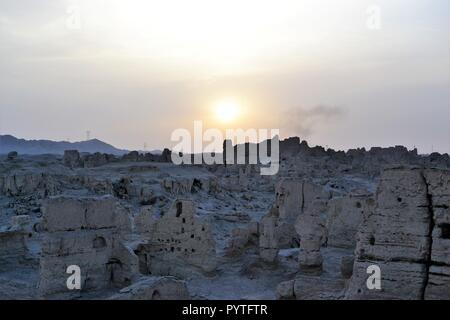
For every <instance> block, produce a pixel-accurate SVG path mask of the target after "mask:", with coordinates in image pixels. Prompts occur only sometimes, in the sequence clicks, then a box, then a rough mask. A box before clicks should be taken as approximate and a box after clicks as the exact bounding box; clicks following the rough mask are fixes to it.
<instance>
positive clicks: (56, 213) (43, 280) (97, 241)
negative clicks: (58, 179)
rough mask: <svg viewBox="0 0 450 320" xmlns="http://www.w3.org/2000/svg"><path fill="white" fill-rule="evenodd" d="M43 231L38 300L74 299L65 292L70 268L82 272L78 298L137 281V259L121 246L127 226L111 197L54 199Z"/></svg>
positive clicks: (45, 215) (124, 214)
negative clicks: (46, 297)
mask: <svg viewBox="0 0 450 320" xmlns="http://www.w3.org/2000/svg"><path fill="white" fill-rule="evenodd" d="M42 228H43V230H45V232H44V235H43V243H42V257H41V260H40V271H39V272H40V275H39V276H40V279H39V293H40V295H41V296H49V295H52V294H73V293H74V292H72V291H69V290H68V289H67V286H66V281H67V278H68V277H69V275H68V274H67V273H66V271H67V268H68V267H69V266H71V265H76V266H79V267H80V269H81V290H82V292H86V291H97V290H102V289H106V288H110V287H116V286H117V287H124V286H126V285H129V284H131V281H132V279H133V277H135V276H136V275H137V272H138V258H137V256H135V255H134V253H133V252H132V251H131V250H130V249H129V248H127V247H126V246H125V245H124V243H123V240H124V238H125V235H126V234H127V233H129V232H130V228H131V224H130V220H129V217H128V215H127V212H125V211H124V210H123V209H122V208H120V207H119V206H118V204H117V202H116V201H115V200H114V198H113V197H110V196H106V197H89V198H70V197H52V198H50V199H48V200H47V201H46V203H45V204H44V206H43V222H42ZM78 293H79V292H78Z"/></svg>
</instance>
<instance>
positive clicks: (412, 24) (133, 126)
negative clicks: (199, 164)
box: [0, 0, 450, 153]
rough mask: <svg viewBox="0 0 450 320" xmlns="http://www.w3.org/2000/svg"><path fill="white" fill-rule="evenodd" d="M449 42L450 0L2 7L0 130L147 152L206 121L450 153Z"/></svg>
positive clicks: (9, 2)
mask: <svg viewBox="0 0 450 320" xmlns="http://www.w3.org/2000/svg"><path fill="white" fill-rule="evenodd" d="M373 5H376V6H377V7H373ZM369 8H370V9H369ZM376 8H379V9H380V10H381V11H380V22H381V24H380V25H379V27H380V28H376V27H377V24H376V22H377V19H376V18H377V10H376ZM374 9H375V10H374ZM449 39H450V1H448V0H378V1H375V0H374V1H365V0H351V1H350V0H341V1H336V0H304V1H302V0H290V1H287V0H286V1H283V0H276V1H275V0H273V1H272V0H271V1H269V0H266V1H265V0H246V1H242V0H241V1H237V0H227V1H225V0H221V1H217V0H189V1H186V0H165V1H151V0H150V1H149V0H127V1H125V0H123V1H118V0H85V1H82V0H81V1H63V0H59V1H57V0H53V1H52V0H33V1H25V0H19V1H18V0H0V134H13V135H15V136H18V137H21V138H46V139H54V140H66V139H70V140H71V141H77V140H83V139H85V137H86V133H85V132H86V131H87V130H90V131H91V137H95V138H99V139H101V140H104V141H107V142H109V143H112V144H114V145H115V146H118V147H123V148H129V149H134V148H138V149H142V148H143V145H144V143H147V145H148V148H149V149H152V148H161V147H163V146H168V145H170V134H171V132H172V131H173V130H174V129H176V128H181V127H185V128H188V129H191V128H192V123H193V121H194V120H203V121H204V122H205V124H206V125H207V126H208V127H219V128H220V129H224V128H228V127H242V128H279V129H280V132H281V135H282V136H284V137H286V136H290V135H299V136H300V137H301V138H303V139H306V140H308V141H310V143H311V144H313V145H315V144H321V145H324V146H330V147H334V148H337V149H347V148H351V147H357V146H366V147H368V146H390V145H396V144H403V145H406V146H408V147H410V148H412V147H414V146H417V147H418V148H419V150H420V151H421V152H424V153H427V152H430V151H431V150H432V148H433V149H434V150H435V151H436V150H437V151H441V152H450V124H449V122H450V41H449ZM224 101H233V102H234V103H235V105H236V106H237V109H238V115H237V118H236V120H235V121H231V122H229V123H221V122H220V121H218V120H217V119H216V117H215V114H214V110H215V106H216V105H217V104H218V103H219V104H220V102H224Z"/></svg>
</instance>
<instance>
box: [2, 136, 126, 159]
mask: <svg viewBox="0 0 450 320" xmlns="http://www.w3.org/2000/svg"><path fill="white" fill-rule="evenodd" d="M64 150H78V151H79V152H89V153H95V152H101V153H108V154H114V155H122V154H125V153H128V152H129V151H128V150H122V149H117V148H115V147H114V146H112V145H110V144H108V143H106V142H103V141H100V140H98V139H92V140H87V141H80V142H68V141H52V140H25V139H18V138H16V137H14V136H11V135H0V154H7V153H9V152H11V151H17V152H18V153H19V154H29V155H35V154H63V153H64Z"/></svg>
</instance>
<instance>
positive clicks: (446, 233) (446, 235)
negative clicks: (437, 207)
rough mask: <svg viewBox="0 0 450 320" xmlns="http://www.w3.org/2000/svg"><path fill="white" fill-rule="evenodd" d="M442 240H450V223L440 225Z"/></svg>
mask: <svg viewBox="0 0 450 320" xmlns="http://www.w3.org/2000/svg"><path fill="white" fill-rule="evenodd" d="M440 228H441V237H442V239H450V223H444V224H441V225H440Z"/></svg>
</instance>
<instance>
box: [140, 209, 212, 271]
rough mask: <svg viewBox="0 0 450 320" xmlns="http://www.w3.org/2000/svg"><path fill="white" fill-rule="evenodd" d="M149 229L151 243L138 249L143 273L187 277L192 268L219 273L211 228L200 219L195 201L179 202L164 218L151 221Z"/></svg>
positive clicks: (149, 241) (144, 244)
mask: <svg viewBox="0 0 450 320" xmlns="http://www.w3.org/2000/svg"><path fill="white" fill-rule="evenodd" d="M149 218H151V219H152V217H149ZM148 228H151V229H150V230H151V231H149V239H148V242H147V243H143V244H141V245H139V247H138V249H137V253H138V255H139V259H140V266H141V272H143V273H150V274H160V275H178V276H185V275H186V274H187V273H188V272H190V271H189V266H190V267H194V268H196V269H198V270H200V271H202V272H207V273H209V272H213V271H214V270H215V268H216V265H217V262H216V251H215V241H214V238H213V236H212V232H211V226H210V224H209V223H208V222H207V221H205V220H204V219H200V218H199V217H196V215H195V206H194V203H193V202H192V201H188V200H177V201H175V202H174V203H173V205H172V206H171V208H170V209H169V210H168V212H166V213H164V215H163V216H162V217H160V218H159V219H157V220H152V221H151V222H149V223H148Z"/></svg>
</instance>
